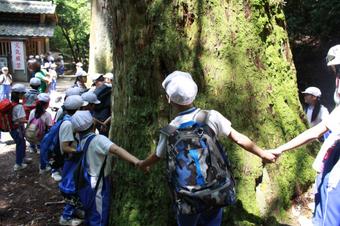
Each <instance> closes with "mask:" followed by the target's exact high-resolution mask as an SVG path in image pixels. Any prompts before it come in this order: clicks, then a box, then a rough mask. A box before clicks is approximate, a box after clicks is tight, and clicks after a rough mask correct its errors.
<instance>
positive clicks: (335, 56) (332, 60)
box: [326, 45, 340, 106]
mask: <svg viewBox="0 0 340 226" xmlns="http://www.w3.org/2000/svg"><path fill="white" fill-rule="evenodd" d="M326 61H327V66H328V67H330V68H331V71H332V73H333V74H334V75H335V78H336V80H335V92H334V102H335V105H336V106H339V105H340V88H339V87H340V45H335V46H333V47H331V48H330V49H329V50H328V53H327V57H326Z"/></svg>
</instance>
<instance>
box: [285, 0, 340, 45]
mask: <svg viewBox="0 0 340 226" xmlns="http://www.w3.org/2000/svg"><path fill="white" fill-rule="evenodd" d="M284 9H285V14H286V18H287V24H288V30H289V33H290V35H291V37H292V39H295V38H298V37H300V36H302V37H304V36H313V37H316V38H320V39H324V40H330V39H332V37H336V38H338V39H339V37H340V30H339V27H340V21H339V19H338V18H339V17H340V2H339V1H333V0H323V1H318V0H303V1H297V0H293V1H287V4H286V6H285V8H284Z"/></svg>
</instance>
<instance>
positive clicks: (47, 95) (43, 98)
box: [37, 93, 50, 102]
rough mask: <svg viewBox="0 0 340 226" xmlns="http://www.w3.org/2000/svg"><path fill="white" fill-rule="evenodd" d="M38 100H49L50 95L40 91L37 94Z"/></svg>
mask: <svg viewBox="0 0 340 226" xmlns="http://www.w3.org/2000/svg"><path fill="white" fill-rule="evenodd" d="M37 98H38V100H39V101H43V102H49V101H50V95H49V94H47V93H40V94H39V95H38V96H37Z"/></svg>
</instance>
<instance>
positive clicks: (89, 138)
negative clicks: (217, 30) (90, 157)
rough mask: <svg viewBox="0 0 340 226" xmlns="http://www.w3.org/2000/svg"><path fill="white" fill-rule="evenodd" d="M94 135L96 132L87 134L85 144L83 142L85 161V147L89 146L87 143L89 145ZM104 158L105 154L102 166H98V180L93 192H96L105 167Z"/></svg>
mask: <svg viewBox="0 0 340 226" xmlns="http://www.w3.org/2000/svg"><path fill="white" fill-rule="evenodd" d="M96 136H97V135H96V134H93V135H91V136H89V137H88V138H87V140H86V142H85V144H84V147H83V152H84V160H85V162H86V152H87V149H88V148H89V145H90V143H91V141H92V140H93V138H95V137H96ZM106 159H107V155H106V156H105V159H104V162H103V164H102V166H101V168H100V172H99V176H98V180H97V183H96V186H95V189H94V190H95V192H97V190H98V186H99V183H100V180H101V179H102V177H103V176H104V169H105V166H106Z"/></svg>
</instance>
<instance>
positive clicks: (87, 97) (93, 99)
mask: <svg viewBox="0 0 340 226" xmlns="http://www.w3.org/2000/svg"><path fill="white" fill-rule="evenodd" d="M81 98H83V100H84V101H86V102H88V103H90V104H100V100H98V98H97V95H96V94H95V93H94V92H92V91H88V92H86V93H83V94H82V95H81Z"/></svg>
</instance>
